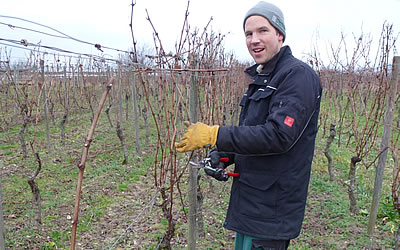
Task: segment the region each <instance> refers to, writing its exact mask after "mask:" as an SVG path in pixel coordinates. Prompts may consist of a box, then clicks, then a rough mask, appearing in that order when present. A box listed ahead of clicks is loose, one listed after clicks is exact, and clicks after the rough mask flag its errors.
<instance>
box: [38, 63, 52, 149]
mask: <svg viewBox="0 0 400 250" xmlns="http://www.w3.org/2000/svg"><path fill="white" fill-rule="evenodd" d="M40 70H41V80H42V86H43V87H42V95H43V101H44V118H45V120H46V138H47V148H48V150H49V152H51V151H52V148H51V144H50V129H49V115H48V106H47V93H46V84H45V78H44V60H40Z"/></svg>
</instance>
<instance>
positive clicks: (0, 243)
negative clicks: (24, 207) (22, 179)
mask: <svg viewBox="0 0 400 250" xmlns="http://www.w3.org/2000/svg"><path fill="white" fill-rule="evenodd" d="M2 168H3V161H2V160H0V169H2ZM2 204H3V199H2V196H1V176H0V250H4V249H6V241H5V236H4V222H3V205H2Z"/></svg>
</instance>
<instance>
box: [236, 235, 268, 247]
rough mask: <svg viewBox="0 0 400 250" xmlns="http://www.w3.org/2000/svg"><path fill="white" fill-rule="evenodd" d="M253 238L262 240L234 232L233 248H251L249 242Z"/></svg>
mask: <svg viewBox="0 0 400 250" xmlns="http://www.w3.org/2000/svg"><path fill="white" fill-rule="evenodd" d="M253 240H262V239H260V238H254V237H250V236H247V235H244V234H241V233H236V237H235V250H251V244H252V242H253Z"/></svg>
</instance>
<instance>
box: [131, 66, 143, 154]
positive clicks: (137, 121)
mask: <svg viewBox="0 0 400 250" xmlns="http://www.w3.org/2000/svg"><path fill="white" fill-rule="evenodd" d="M130 74H131V82H132V101H133V103H132V105H133V119H134V123H135V143H136V153H137V155H138V156H140V155H142V151H141V150H140V138H139V115H138V111H137V99H136V97H137V93H136V75H135V73H134V72H133V70H131V73H130Z"/></svg>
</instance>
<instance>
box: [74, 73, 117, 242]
mask: <svg viewBox="0 0 400 250" xmlns="http://www.w3.org/2000/svg"><path fill="white" fill-rule="evenodd" d="M113 83H114V78H110V80H109V81H108V83H107V86H106V89H105V90H104V93H103V96H102V97H101V99H100V102H99V106H98V107H97V110H96V113H95V115H94V117H93V122H92V125H91V127H90V130H89V134H88V136H87V138H86V142H85V147H84V150H83V154H82V158H81V162H80V163H79V165H78V167H79V175H78V184H77V187H76V199H75V209H74V218H73V221H72V235H71V249H75V242H76V229H77V226H78V215H79V201H80V198H81V190H82V181H83V173H84V171H85V165H86V159H87V157H88V154H89V147H90V144H91V142H92V140H93V134H94V130H95V128H96V124H97V120H98V119H99V116H100V113H101V109H102V108H103V105H104V102H105V101H106V98H107V95H108V93H109V92H110V89H111V87H112V85H113Z"/></svg>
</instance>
